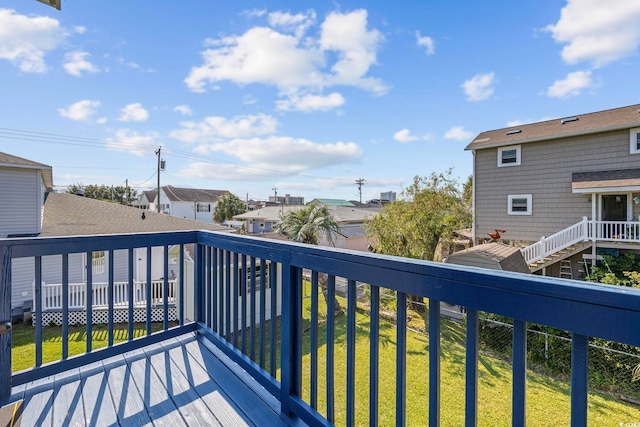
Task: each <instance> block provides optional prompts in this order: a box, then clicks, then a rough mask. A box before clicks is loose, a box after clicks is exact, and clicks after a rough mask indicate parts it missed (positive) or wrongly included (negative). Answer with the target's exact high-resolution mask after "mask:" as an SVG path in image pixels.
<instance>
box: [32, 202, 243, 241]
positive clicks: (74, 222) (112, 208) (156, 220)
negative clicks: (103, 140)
mask: <svg viewBox="0 0 640 427" xmlns="http://www.w3.org/2000/svg"><path fill="white" fill-rule="evenodd" d="M143 218H144V219H143ZM186 230H210V231H226V232H230V231H232V229H230V228H228V227H223V226H221V225H216V224H209V223H206V222H202V221H194V220H192V219H186V218H180V217H175V216H171V215H165V214H160V213H156V212H149V211H141V210H140V209H137V208H134V207H131V206H124V205H121V204H119V203H110V202H103V201H101V200H95V199H90V198H87V197H81V196H76V195H74V194H67V193H49V194H48V196H47V200H46V201H45V204H44V218H43V222H42V232H41V233H40V237H51V236H77V235H99V234H124V233H151V232H163V231H186Z"/></svg>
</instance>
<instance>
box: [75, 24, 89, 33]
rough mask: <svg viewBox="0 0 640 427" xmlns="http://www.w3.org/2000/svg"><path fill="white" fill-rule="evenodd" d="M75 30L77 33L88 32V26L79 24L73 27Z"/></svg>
mask: <svg viewBox="0 0 640 427" xmlns="http://www.w3.org/2000/svg"><path fill="white" fill-rule="evenodd" d="M73 31H74V32H75V33H76V34H84V33H86V32H87V28H86V27H83V26H82V25H78V26H76V27H73Z"/></svg>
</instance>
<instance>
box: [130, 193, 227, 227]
mask: <svg viewBox="0 0 640 427" xmlns="http://www.w3.org/2000/svg"><path fill="white" fill-rule="evenodd" d="M227 193H229V192H228V191H226V190H205V189H199V188H178V187H174V186H172V185H165V186H164V187H160V194H159V196H160V197H159V200H158V194H157V191H144V192H143V193H142V194H141V197H140V199H139V201H138V205H139V207H141V208H142V207H143V206H148V207H147V209H148V210H152V211H156V212H157V208H156V207H157V206H158V203H159V204H160V212H162V213H164V214H168V215H172V216H177V217H180V218H188V219H193V220H196V221H203V222H208V223H210V224H211V223H213V212H214V210H215V208H216V206H217V205H218V200H219V199H220V197H221V196H223V195H224V194H227Z"/></svg>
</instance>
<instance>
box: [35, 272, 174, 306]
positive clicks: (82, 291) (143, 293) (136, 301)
mask: <svg viewBox="0 0 640 427" xmlns="http://www.w3.org/2000/svg"><path fill="white" fill-rule="evenodd" d="M168 284H169V288H168V295H169V298H168V299H167V301H168V303H169V304H175V303H176V301H177V289H176V280H169V282H168ZM91 290H92V297H93V298H92V299H93V304H92V307H94V308H106V307H108V306H109V284H108V283H94V284H93V286H92V288H91ZM34 295H35V286H34ZM62 301H63V297H62V284H60V283H46V284H45V283H43V284H42V310H43V311H50V310H62ZM68 301H69V309H71V310H83V309H84V310H86V308H87V285H86V283H69V297H68ZM163 303H164V280H154V281H152V282H151V305H152V306H155V305H160V304H163ZM146 305H147V283H146V282H134V283H133V306H134V307H145V306H146ZM113 306H114V308H118V307H128V306H129V283H127V282H115V283H114V284H113Z"/></svg>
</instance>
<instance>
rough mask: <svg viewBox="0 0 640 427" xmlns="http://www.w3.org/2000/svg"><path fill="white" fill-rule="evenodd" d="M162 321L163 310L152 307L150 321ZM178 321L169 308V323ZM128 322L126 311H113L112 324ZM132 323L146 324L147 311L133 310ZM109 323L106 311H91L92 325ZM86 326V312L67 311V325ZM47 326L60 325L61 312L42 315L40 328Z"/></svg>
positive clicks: (143, 309)
mask: <svg viewBox="0 0 640 427" xmlns="http://www.w3.org/2000/svg"><path fill="white" fill-rule="evenodd" d="M163 320H164V309H163V308H162V307H154V308H152V309H151V321H152V322H162V321H163ZM176 320H178V309H177V308H176V307H169V321H170V322H173V321H176ZM36 321H37V320H36V315H35V313H34V314H33V324H35V322H36ZM128 321H129V310H128V309H115V310H113V322H114V323H127V322H128ZM133 321H134V322H146V321H147V310H146V309H145V308H134V309H133ZM108 322H109V311H108V310H93V316H92V323H93V324H94V325H96V324H100V323H108ZM86 324H87V312H86V311H84V310H82V311H69V325H86ZM49 325H56V326H60V325H62V312H61V311H46V312H44V313H42V326H49Z"/></svg>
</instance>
